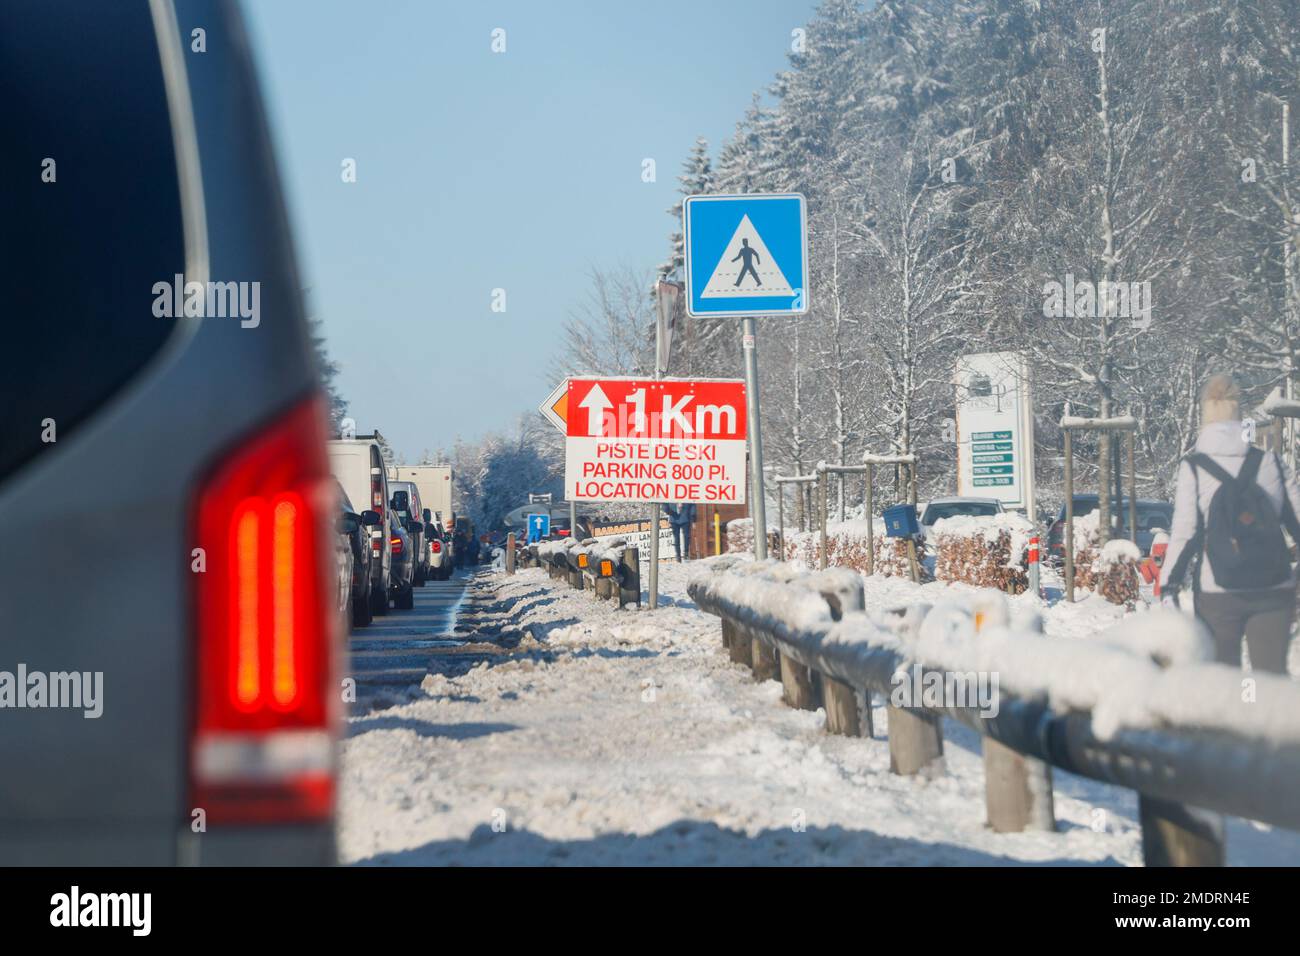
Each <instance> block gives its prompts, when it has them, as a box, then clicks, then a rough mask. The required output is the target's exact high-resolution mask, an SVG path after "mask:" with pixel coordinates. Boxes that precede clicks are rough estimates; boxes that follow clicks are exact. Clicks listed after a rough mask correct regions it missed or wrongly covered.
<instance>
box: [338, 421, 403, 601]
mask: <svg viewBox="0 0 1300 956" xmlns="http://www.w3.org/2000/svg"><path fill="white" fill-rule="evenodd" d="M328 448H329V458H330V471H331V472H332V473H333V475H334V477H335V478H337V479H338V480H339V484H341V485H342V486H343V490H344V491H345V492H347V496H348V498H350V499H351V500H352V502H353V504H355V505H357V506H358V507H361V508H365V509H368V510H371V511H377V512H379V515H380V517H381V518H385V516H386V515H387V514H388V501H389V498H388V474H387V472H386V471H385V469H384V456H383V454H382V453H381V452H380V450H379V443H378V442H376V441H375V440H374V438H373V437H369V436H365V435H359V436H357V437H356V438H351V439H349V438H340V439H335V440H334V441H331V442H329V443H328ZM387 526H388V522H387V520H386V518H385V520H384V521H382V522H381V523H380V525H379V527H377V528H371V529H370V549H371V552H372V560H371V563H370V610H371V613H373V614H387V613H388V585H389V582H390V581H391V580H392V578H391V573H390V572H391V569H392V558H393V553H392V551H391V550H389V547H388V540H387V535H386V534H385V533H384V529H385V528H386V527H387ZM376 558H377V559H378V560H374V559H376Z"/></svg>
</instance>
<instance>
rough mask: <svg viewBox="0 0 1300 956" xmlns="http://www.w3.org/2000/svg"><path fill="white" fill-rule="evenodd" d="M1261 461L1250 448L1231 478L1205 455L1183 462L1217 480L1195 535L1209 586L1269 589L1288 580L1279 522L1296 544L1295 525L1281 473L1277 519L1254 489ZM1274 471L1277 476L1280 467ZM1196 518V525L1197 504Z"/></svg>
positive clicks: (1287, 558) (1259, 491)
mask: <svg viewBox="0 0 1300 956" xmlns="http://www.w3.org/2000/svg"><path fill="white" fill-rule="evenodd" d="M1263 459H1264V453H1263V452H1262V451H1261V450H1260V449H1258V448H1251V449H1250V450H1249V451H1248V452H1246V460H1245V461H1244V462H1242V465H1241V471H1240V472H1238V473H1237V476H1236V477H1235V478H1234V477H1233V476H1232V475H1230V474H1228V472H1227V471H1225V470H1224V469H1223V468H1222V467H1221V466H1220V465H1219V464H1218V463H1217V462H1215V460H1214V459H1213V458H1211V457H1210V456H1209V455H1205V454H1201V453H1199V452H1198V453H1196V454H1192V455H1188V456H1187V462H1188V464H1190V465H1191V466H1192V468H1193V470H1195V469H1197V468H1200V469H1202V470H1203V471H1205V472H1207V473H1209V474H1211V475H1213V476H1214V477H1215V478H1217V479H1218V480H1219V487H1218V488H1217V489H1216V490H1215V492H1214V496H1213V497H1212V498H1211V499H1210V507H1209V510H1208V511H1207V512H1206V515H1205V521H1204V524H1202V525H1201V526H1200V528H1199V529H1198V531H1197V537H1198V538H1200V539H1201V540H1200V542H1197V543H1198V544H1200V545H1202V546H1203V549H1204V553H1205V556H1206V558H1207V559H1208V560H1209V562H1210V570H1211V571H1212V572H1213V574H1214V580H1215V581H1216V582H1217V583H1218V584H1219V586H1220V587H1222V588H1225V589H1226V590H1229V591H1237V590H1243V589H1257V588H1268V587H1273V586H1275V585H1278V584H1282V583H1284V582H1285V581H1286V580H1287V579H1288V578H1289V577H1290V576H1291V554H1290V552H1289V551H1288V550H1287V546H1286V540H1285V539H1284V538H1283V537H1282V522H1283V521H1285V522H1286V524H1287V529H1288V530H1289V531H1290V532H1291V535H1292V537H1293V538H1296V540H1297V541H1300V533H1298V532H1300V523H1297V521H1296V517H1295V514H1294V513H1293V512H1292V511H1291V503H1290V501H1289V499H1288V498H1287V495H1286V475H1285V472H1283V473H1282V485H1283V491H1282V515H1281V516H1279V515H1278V513H1277V512H1276V511H1275V510H1274V509H1273V502H1271V501H1270V500H1269V497H1268V495H1267V494H1266V493H1265V491H1264V489H1263V488H1261V487H1260V486H1259V485H1258V484H1257V483H1256V480H1255V479H1256V478H1257V477H1258V476H1259V465H1260V462H1261V461H1263ZM1278 468H1279V471H1280V470H1281V463H1280V462H1279V464H1278ZM1197 514H1198V522H1199V514H1200V507H1199V504H1198V506H1197ZM1189 550H1190V549H1189Z"/></svg>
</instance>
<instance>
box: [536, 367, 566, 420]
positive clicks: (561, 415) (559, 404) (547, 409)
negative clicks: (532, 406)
mask: <svg viewBox="0 0 1300 956" xmlns="http://www.w3.org/2000/svg"><path fill="white" fill-rule="evenodd" d="M537 410H538V411H540V412H541V413H542V417H543V418H545V419H546V420H547V421H548V422H550V423H551V424H552V425H554V426H555V427H556V428H558V429H559V430H560V433H561V434H564V433H566V432H567V431H568V429H569V425H568V423H569V380H568V379H567V378H566V379H565V380H564V381H562V382H560V384H559V385H557V386H555V390H554V391H553V392H551V394H550V395H548V396H546V401H544V402H542V404H541V405H539V406H538V407H537Z"/></svg>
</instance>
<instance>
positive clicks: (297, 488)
mask: <svg viewBox="0 0 1300 956" xmlns="http://www.w3.org/2000/svg"><path fill="white" fill-rule="evenodd" d="M328 479H329V468H328V464H327V461H326V457H325V416H324V404H323V402H322V401H321V400H320V399H319V397H315V398H312V399H310V400H308V401H305V402H302V403H300V404H298V405H296V406H294V407H293V408H292V409H290V410H289V411H288V412H287V413H285V414H283V415H282V416H280V417H279V418H277V419H276V420H275V421H274V422H272V423H271V424H270V425H269V426H268V427H265V428H263V429H262V430H260V431H258V432H256V433H255V434H253V435H252V436H250V437H249V438H248V439H246V440H244V441H242V442H241V443H240V444H239V446H238V447H236V448H235V449H233V450H232V451H231V452H229V453H228V454H227V455H226V456H225V457H224V458H222V459H221V460H220V461H219V462H218V464H217V466H216V468H215V470H214V471H213V472H212V473H211V474H210V475H209V476H208V477H207V478H206V479H205V480H204V481H203V482H202V484H201V486H200V488H199V491H198V494H197V496H196V499H195V530H196V540H197V543H198V544H199V546H201V547H202V548H203V549H204V551H205V554H206V557H207V570H206V571H205V572H203V573H201V574H195V575H194V586H195V612H196V620H195V624H196V638H197V652H196V657H195V663H196V678H197V679H196V684H197V713H196V719H195V726H194V737H193V740H192V751H191V767H190V771H191V787H192V794H191V801H192V806H194V807H201V808H203V809H204V811H205V812H206V814H207V819H208V822H210V823H215V824H221V823H269V822H281V821H305V820H324V819H328V818H329V817H331V815H332V814H333V806H334V741H335V736H336V735H335V732H334V730H335V721H336V715H335V710H334V707H333V701H334V695H333V693H332V692H331V688H332V683H331V682H332V680H333V664H334V661H333V653H334V647H335V646H336V644H337V637H338V635H337V634H336V633H335V631H336V627H337V623H338V621H337V617H336V615H335V613H334V610H333V600H332V598H331V596H330V584H329V580H328V577H329V574H330V565H329V562H328V560H327V558H328V551H327V548H326V545H327V543H328V540H329V539H328V534H329V528H330V516H331V515H332V514H333V512H334V509H335V508H336V507H337V504H336V503H335V502H334V501H333V500H332V496H331V494H330V488H329V485H328ZM187 550H188V549H187Z"/></svg>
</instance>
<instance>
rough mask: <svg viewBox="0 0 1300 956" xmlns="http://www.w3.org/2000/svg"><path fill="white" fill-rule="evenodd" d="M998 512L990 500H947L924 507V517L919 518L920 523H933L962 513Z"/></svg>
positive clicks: (976, 514)
mask: <svg viewBox="0 0 1300 956" xmlns="http://www.w3.org/2000/svg"><path fill="white" fill-rule="evenodd" d="M997 513H998V506H997V505H995V504H994V503H993V502H991V501H949V502H945V503H943V504H937V505H930V506H929V507H928V508H926V509H925V517H924V518H922V519H921V523H922V524H934V523H935V522H936V521H939V520H940V519H941V518H956V517H959V516H962V515H974V516H978V515H995V514H997Z"/></svg>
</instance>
